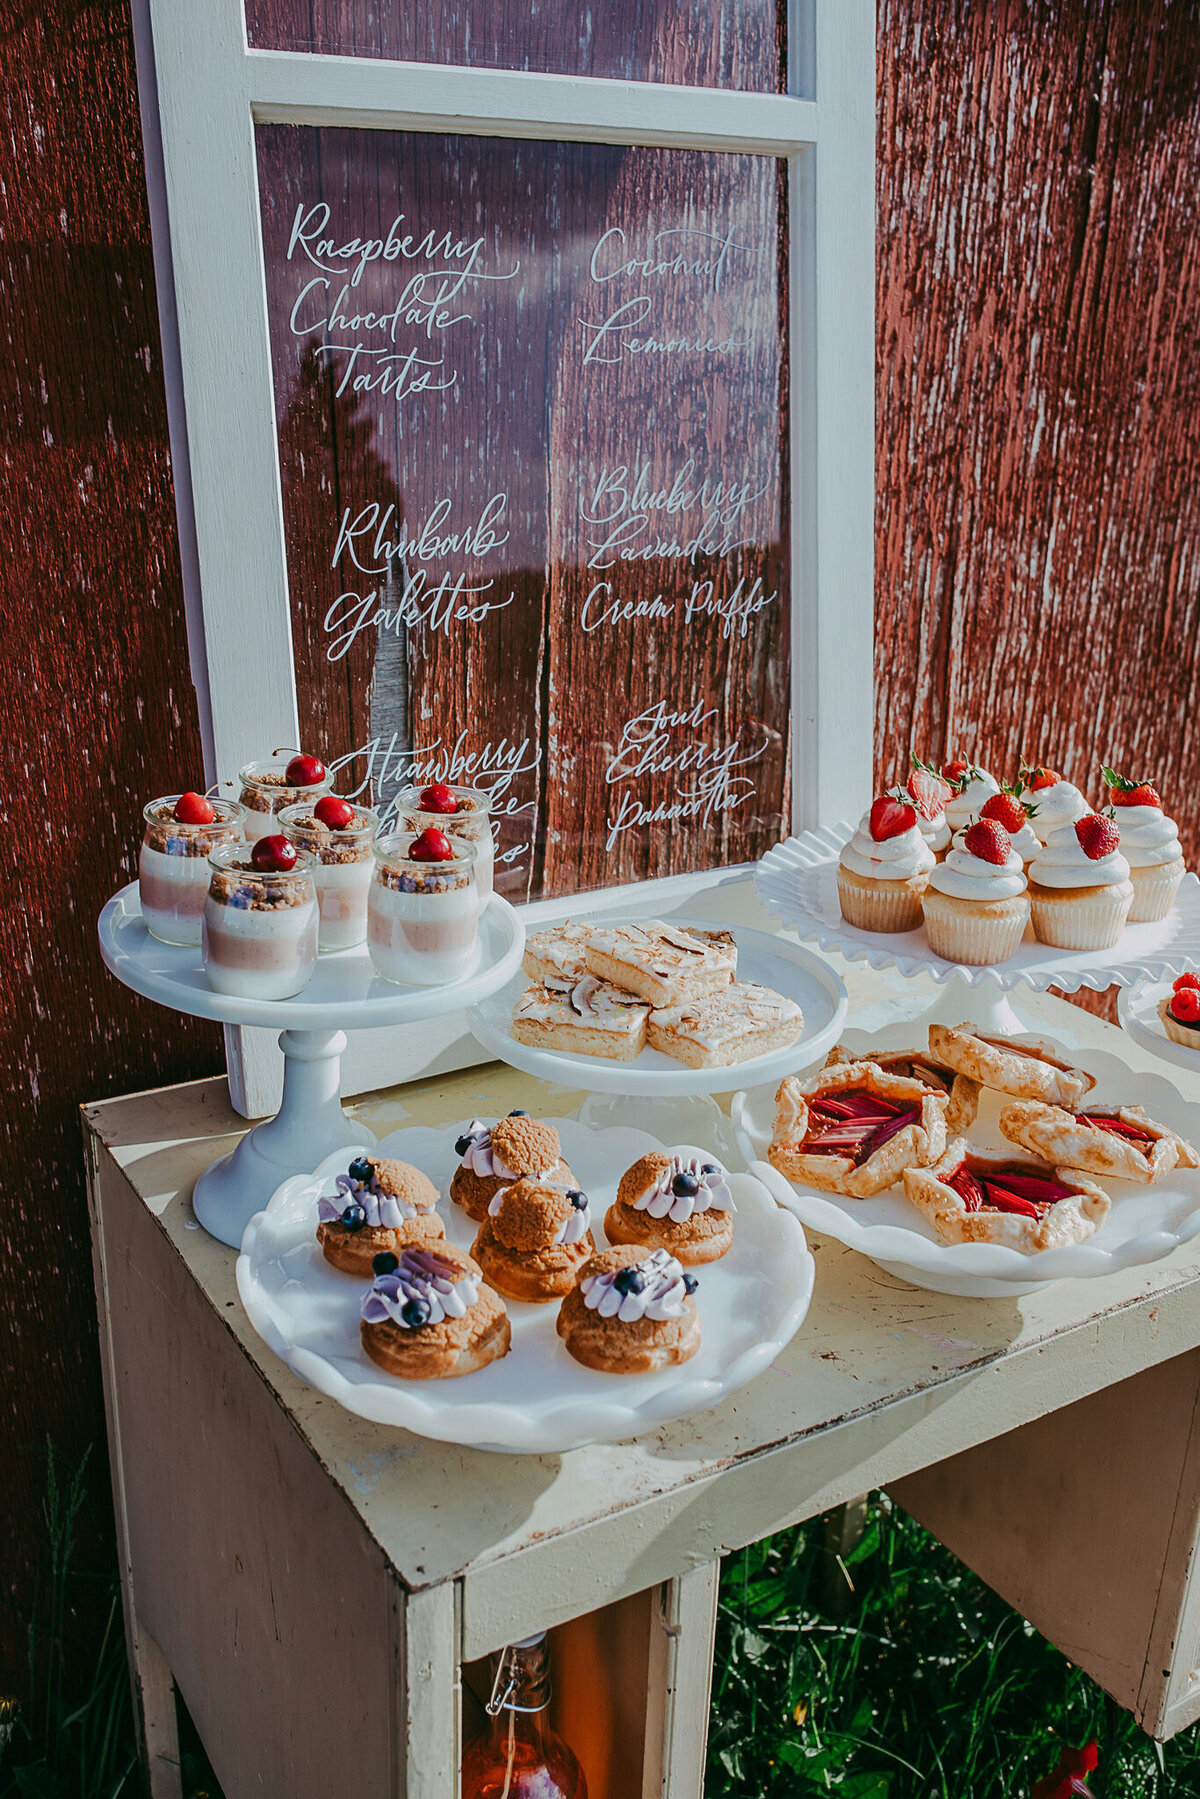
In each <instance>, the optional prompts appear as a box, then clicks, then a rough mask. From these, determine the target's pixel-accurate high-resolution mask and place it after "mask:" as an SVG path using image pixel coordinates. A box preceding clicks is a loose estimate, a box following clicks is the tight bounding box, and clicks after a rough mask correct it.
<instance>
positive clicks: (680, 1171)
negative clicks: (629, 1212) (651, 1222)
mask: <svg viewBox="0 0 1200 1799" xmlns="http://www.w3.org/2000/svg"><path fill="white" fill-rule="evenodd" d="M632 1205H633V1209H634V1210H635V1211H636V1212H646V1213H648V1214H649V1216H650V1217H651V1218H669V1219H670V1220H671V1223H672V1224H684V1223H686V1222H687V1220H688V1219H689V1218H690V1217H691V1216H692V1214H693V1213H695V1212H734V1211H736V1210H737V1207H736V1206H735V1205H734V1203H733V1194H732V1193H731V1192H730V1191H729V1183H728V1180H727V1179H726V1175H725V1170H724V1169H723V1168H721V1167H720V1166H719V1165H718V1164H717V1163H716V1162H702V1161H701V1160H700V1157H699V1156H688V1157H686V1158H685V1157H683V1156H672V1158H671V1160H670V1162H669V1163H668V1164H667V1166H666V1167H665V1168H663V1169H660V1171H659V1173H658V1176H657V1179H656V1180H655V1182H654V1185H653V1186H652V1187H647V1189H646V1191H645V1192H644V1193H639V1194H638V1197H637V1198H636V1199H635V1200H633V1201H632Z"/></svg>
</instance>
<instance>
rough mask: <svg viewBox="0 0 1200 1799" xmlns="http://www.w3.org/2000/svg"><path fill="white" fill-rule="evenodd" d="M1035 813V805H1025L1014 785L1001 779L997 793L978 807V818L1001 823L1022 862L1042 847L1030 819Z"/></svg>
mask: <svg viewBox="0 0 1200 1799" xmlns="http://www.w3.org/2000/svg"><path fill="white" fill-rule="evenodd" d="M1036 815H1037V807H1036V806H1035V805H1033V804H1032V803H1030V804H1029V805H1026V804H1025V803H1024V802H1023V801H1022V799H1021V796H1020V794H1019V793H1018V792H1017V789H1016V788H1015V787H1010V786H1009V784H1008V782H1007V781H1001V783H1000V791H999V793H994V794H993V795H992V797H991V799H990V800H985V801H984V803H983V806H982V808H981V809H980V813H979V816H980V818H992V819H995V821H996V823H997V824H998V825H1003V827H1004V829H1005V830H1006V831H1007V832H1008V835H1009V837H1010V838H1011V839H1012V846H1013V849H1014V850H1015V851H1016V852H1017V855H1018V856H1020V858H1021V861H1022V862H1030V861H1032V859H1033V858H1034V856H1036V855H1037V853H1038V851H1039V850H1040V849H1041V847H1042V840H1041V838H1040V837H1039V836H1038V835H1037V833H1036V831H1035V830H1034V828H1033V826H1032V825H1031V824H1030V822H1029V821H1030V819H1031V818H1032V817H1035V816H1036Z"/></svg>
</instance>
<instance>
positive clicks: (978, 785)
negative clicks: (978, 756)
mask: <svg viewBox="0 0 1200 1799" xmlns="http://www.w3.org/2000/svg"><path fill="white" fill-rule="evenodd" d="M999 791H1000V787H999V784H998V783H997V782H996V781H995V780H994V779H993V778H992V776H991V775H989V774H988V772H987V770H986V769H982V768H981V769H980V770H979V772H978V773H977V774H976V775H975V776H974V777H973V778H972V779H971V780H970V781H968V782H967V784H966V786H965V787H964V788H963V790H962V792H961V793H956V794H955V795H954V798H953V799H951V800H947V801H946V823H947V824H948V825H949V826H950V829H951V831H965V830H966V828H967V826H968V825H969V824H970V822H971V820H972V819H973V818H978V817H979V814H980V813H981V812H982V811H983V808H984V807H985V806H986V805H987V803H988V801H989V800H990V799H991V797H992V795H993V794H994V793H999Z"/></svg>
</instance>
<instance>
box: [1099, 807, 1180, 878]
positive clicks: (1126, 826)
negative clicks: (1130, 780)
mask: <svg viewBox="0 0 1200 1799" xmlns="http://www.w3.org/2000/svg"><path fill="white" fill-rule="evenodd" d="M1116 815H1117V829H1118V831H1120V833H1121V854H1122V855H1123V856H1124V858H1125V860H1126V861H1127V862H1128V864H1129V866H1130V868H1161V867H1162V866H1163V864H1164V863H1165V862H1174V861H1176V860H1177V859H1178V858H1179V857H1180V856H1182V855H1183V848H1182V846H1181V844H1180V842H1179V832H1178V828H1177V826H1176V824H1175V820H1174V819H1173V818H1167V817H1166V815H1165V814H1164V813H1163V811H1162V810H1161V808H1160V807H1158V806H1118V807H1117V809H1116Z"/></svg>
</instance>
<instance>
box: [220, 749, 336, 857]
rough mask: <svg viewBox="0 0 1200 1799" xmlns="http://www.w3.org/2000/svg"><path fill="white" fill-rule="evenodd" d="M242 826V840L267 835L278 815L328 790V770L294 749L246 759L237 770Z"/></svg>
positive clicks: (277, 827) (310, 757)
mask: <svg viewBox="0 0 1200 1799" xmlns="http://www.w3.org/2000/svg"><path fill="white" fill-rule="evenodd" d="M238 780H239V781H240V782H241V789H242V790H241V793H240V794H239V796H238V800H239V804H240V805H241V808H242V827H243V829H244V831H245V833H246V841H247V842H248V843H254V842H255V841H256V840H257V839H258V838H259V837H269V836H270V835H271V833H272V832H273V831H277V830H278V829H279V824H278V814H279V813H280V812H282V811H283V810H284V808H285V807H286V806H296V805H299V804H300V802H301V801H302V800H307V801H308V802H309V804H310V805H311V804H313V803H314V802H315V801H316V800H319V799H320V797H321V795H322V794H323V793H328V792H329V784H330V778H329V771H328V769H327V768H326V767H325V764H324V763H323V762H322V761H320V760H319V758H318V757H316V756H306V755H304V754H302V753H301V752H300V751H298V750H276V751H275V754H274V755H273V756H267V757H265V758H264V760H263V761H261V762H247V764H246V766H245V768H243V769H240V770H239V771H238Z"/></svg>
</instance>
